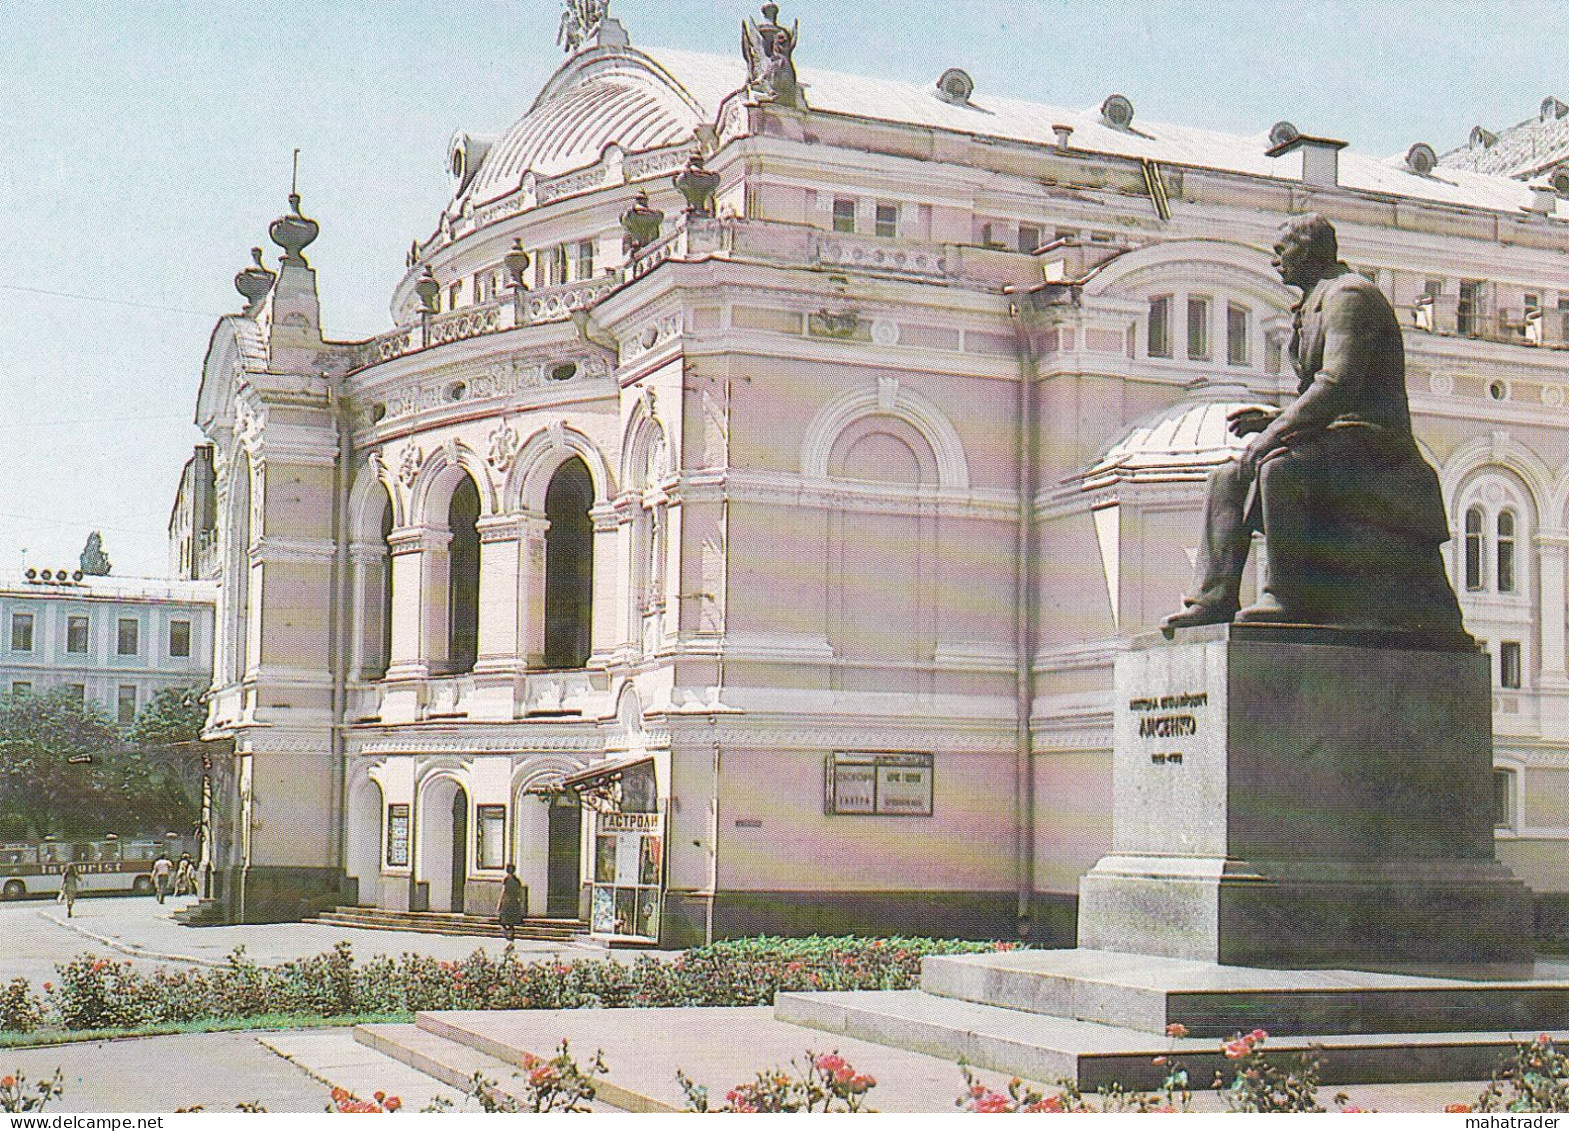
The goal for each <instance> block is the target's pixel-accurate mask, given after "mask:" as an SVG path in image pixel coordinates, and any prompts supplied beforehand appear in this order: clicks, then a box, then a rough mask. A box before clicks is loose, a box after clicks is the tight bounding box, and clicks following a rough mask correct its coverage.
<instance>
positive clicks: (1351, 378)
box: [1164, 215, 1464, 636]
mask: <svg viewBox="0 0 1569 1131" xmlns="http://www.w3.org/2000/svg"><path fill="white" fill-rule="evenodd" d="M1274 250H1275V259H1274V262H1275V268H1276V270H1278V271H1279V272H1280V277H1281V279H1282V281H1284V282H1285V284H1286V285H1287V286H1290V287H1296V288H1298V289H1300V290H1301V291H1302V301H1301V302H1300V303H1298V304H1297V306H1296V309H1295V317H1294V320H1293V334H1292V337H1291V363H1292V365H1293V367H1294V368H1295V369H1296V371H1297V377H1298V395H1297V398H1296V400H1294V401H1292V402H1291V403H1290V404H1289V405H1287V406H1286V407H1285V408H1283V409H1272V408H1267V407H1263V406H1256V407H1252V406H1250V407H1248V408H1243V409H1238V410H1235V411H1234V412H1233V413H1232V414H1231V416H1230V418H1229V419H1230V426H1231V431H1232V432H1233V433H1234V434H1235V435H1237V436H1252V437H1253V438H1252V440H1250V441H1249V442H1248V446H1247V448H1246V449H1245V450H1244V452H1243V453H1242V458H1241V459H1240V460H1238V461H1236V462H1233V463H1227V464H1223V465H1222V466H1221V467H1219V468H1217V469H1216V470H1215V471H1213V472H1212V473H1211V474H1210V477H1209V482H1208V485H1207V490H1206V494H1205V504H1204V512H1205V513H1204V536H1203V541H1202V544H1201V545H1200V547H1199V555H1198V561H1197V569H1196V571H1195V581H1194V590H1193V593H1192V594H1191V595H1190V596H1188V597H1187V598H1185V607H1184V608H1183V609H1182V611H1180V612H1177V613H1173V614H1172V615H1171V616H1169V617H1167V618H1166V620H1165V623H1164V628H1165V629H1166V630H1167V631H1170V630H1172V629H1176V628H1184V627H1188V626H1191V625H1201V624H1222V623H1225V622H1227V621H1230V620H1232V619H1233V618H1235V619H1236V620H1237V621H1241V622H1267V623H1290V624H1313V625H1334V626H1338V627H1357V628H1384V629H1398V630H1403V631H1414V632H1423V633H1428V634H1432V635H1437V636H1461V635H1463V631H1464V630H1463V629H1462V627H1461V623H1460V608H1459V605H1458V604H1457V603H1456V601H1455V595H1454V590H1453V588H1452V587H1451V586H1450V584H1449V579H1448V577H1447V575H1446V574H1445V572H1444V564H1443V559H1442V558H1441V556H1440V554H1439V547H1440V546H1441V545H1443V543H1445V542H1447V541H1448V540H1449V527H1448V523H1447V521H1446V519H1445V516H1444V506H1443V499H1442V497H1441V495H1440V493H1439V487H1438V476H1437V475H1436V474H1435V473H1434V471H1433V469H1432V468H1431V467H1430V466H1428V464H1427V461H1426V460H1424V459H1423V458H1422V454H1421V453H1420V452H1419V451H1418V450H1417V446H1416V441H1415V439H1414V438H1413V437H1412V435H1411V413H1410V408H1409V406H1408V405H1407V402H1406V373H1405V350H1404V346H1403V345H1402V343H1401V339H1400V326H1399V323H1398V322H1397V321H1396V319H1395V313H1394V310H1393V309H1392V308H1391V307H1390V305H1389V302H1388V300H1387V299H1385V297H1384V295H1383V293H1382V292H1381V291H1380V290H1379V289H1378V288H1377V287H1376V286H1375V285H1374V284H1373V283H1371V282H1369V281H1368V280H1366V279H1365V278H1363V277H1362V276H1361V275H1358V274H1356V273H1354V272H1352V271H1351V270H1350V269H1349V268H1348V267H1346V265H1345V264H1344V263H1341V262H1339V259H1338V255H1339V252H1338V248H1337V245H1336V239H1335V229H1334V227H1333V226H1331V225H1330V223H1329V222H1328V221H1327V220H1325V219H1324V218H1323V217H1321V216H1317V215H1307V216H1300V217H1297V218H1294V219H1293V220H1291V221H1289V222H1288V223H1287V224H1286V225H1285V226H1284V227H1283V228H1282V229H1281V232H1280V235H1279V237H1278V239H1277V240H1276V242H1275V249H1274ZM1258 530H1262V531H1263V532H1264V537H1265V582H1264V592H1263V594H1262V596H1261V597H1260V599H1259V601H1258V602H1257V603H1256V604H1254V605H1252V606H1251V607H1249V608H1246V609H1240V611H1239V608H1238V606H1239V604H1240V601H1239V592H1240V587H1241V578H1242V570H1243V567H1244V566H1245V565H1246V563H1247V555H1248V547H1249V544H1250V542H1251V540H1252V535H1253V532H1254V531H1258Z"/></svg>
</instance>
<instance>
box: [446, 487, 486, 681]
mask: <svg viewBox="0 0 1569 1131" xmlns="http://www.w3.org/2000/svg"><path fill="white" fill-rule="evenodd" d="M478 521H479V489H478V488H476V487H475V486H474V481H473V480H472V479H470V478H469V477H468V476H467V475H465V476H464V477H463V480H462V482H460V483H459V484H458V486H457V488H456V489H455V490H454V491H453V492H452V502H451V503H450V504H449V505H448V507H447V530H448V531H449V532H450V533H451V534H452V541H451V542H450V543H449V544H448V555H449V556H448V573H447V610H448V619H447V663H448V670H449V671H453V672H470V671H473V670H474V660H475V658H476V657H477V655H478V653H479V530H478V529H477V527H476V523H477V522H478Z"/></svg>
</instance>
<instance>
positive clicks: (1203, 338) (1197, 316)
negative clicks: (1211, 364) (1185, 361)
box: [1188, 295, 1209, 361]
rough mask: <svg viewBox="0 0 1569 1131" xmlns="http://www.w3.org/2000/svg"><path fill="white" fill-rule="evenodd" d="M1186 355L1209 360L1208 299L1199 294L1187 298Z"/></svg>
mask: <svg viewBox="0 0 1569 1131" xmlns="http://www.w3.org/2000/svg"><path fill="white" fill-rule="evenodd" d="M1188 357H1189V358H1190V359H1191V360H1193V361H1208V360H1209V299H1207V298H1203V297H1201V296H1199V295H1192V296H1189V298H1188Z"/></svg>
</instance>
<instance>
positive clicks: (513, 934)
mask: <svg viewBox="0 0 1569 1131" xmlns="http://www.w3.org/2000/svg"><path fill="white" fill-rule="evenodd" d="M525 894H526V893H525V891H524V888H523V881H522V880H520V879H518V866H517V865H516V864H508V865H507V878H506V879H504V880H502V881H501V902H500V903H498V904H497V905H496V918H498V919H500V920H501V931H502V933H503V934H504V935H506V936H507V942H509V943H512V942H516V941H517V936H518V927H519V926H521V925H522V923H523V900H524V896H525Z"/></svg>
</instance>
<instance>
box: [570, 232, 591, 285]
mask: <svg viewBox="0 0 1569 1131" xmlns="http://www.w3.org/2000/svg"><path fill="white" fill-rule="evenodd" d="M572 269H573V271H575V272H576V273H577V278H578V279H579V280H583V279H592V278H593V277H594V241H593V240H582V241H580V242H579V243H578V245H577V254H576V256H574V262H573V266H572Z"/></svg>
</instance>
